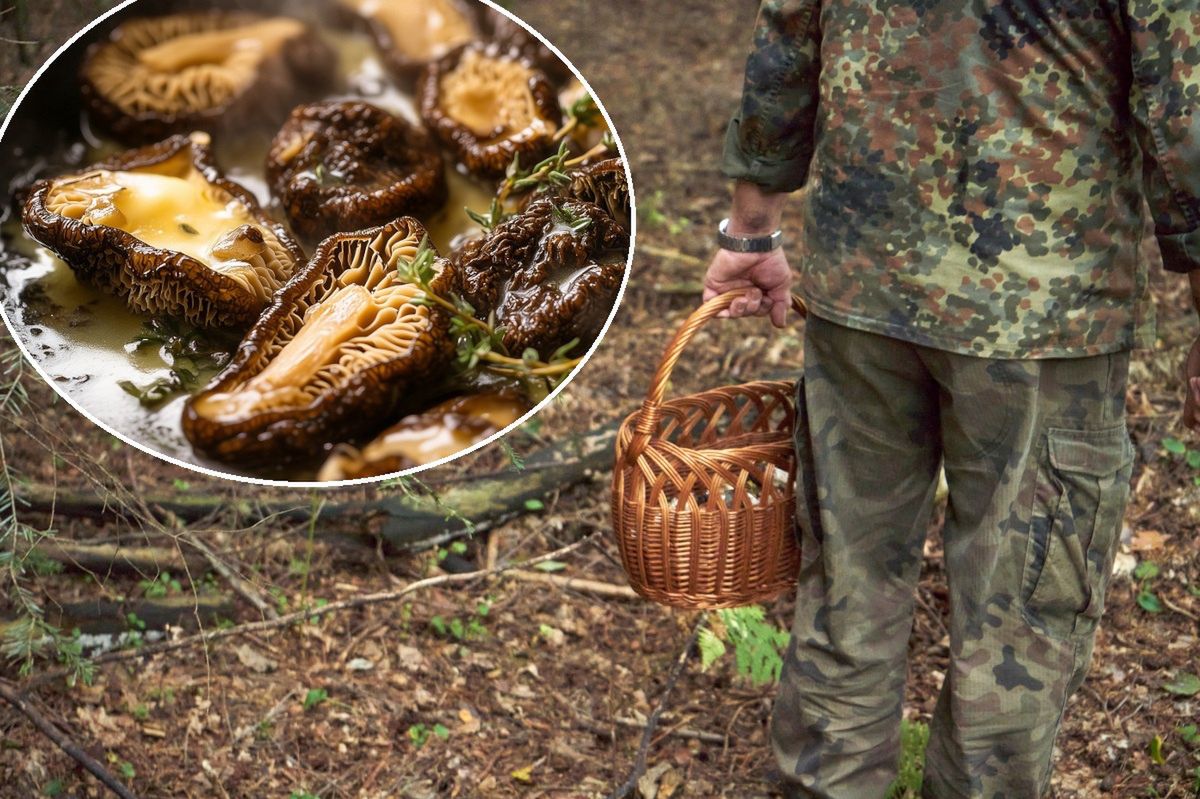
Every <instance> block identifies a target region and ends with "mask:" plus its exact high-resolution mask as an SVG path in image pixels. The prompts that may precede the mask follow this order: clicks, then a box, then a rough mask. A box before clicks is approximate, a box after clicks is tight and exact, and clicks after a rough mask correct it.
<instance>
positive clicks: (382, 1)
mask: <svg viewBox="0 0 1200 799" xmlns="http://www.w3.org/2000/svg"><path fill="white" fill-rule="evenodd" d="M338 5H339V7H340V8H341V10H342V11H343V12H344V13H348V14H351V15H353V16H354V17H355V18H357V19H359V20H361V22H362V23H363V24H365V25H366V27H367V29H368V30H369V31H370V32H371V34H372V37H373V38H374V39H375V43H376V45H377V48H378V50H379V53H380V55H381V56H382V57H383V60H384V62H385V63H386V64H387V65H388V67H390V68H391V69H392V71H393V72H395V73H396V74H397V75H400V76H404V77H409V78H411V77H413V76H415V75H416V74H417V73H419V72H420V70H421V68H422V67H423V66H425V65H426V64H428V63H429V62H430V61H434V60H436V59H438V58H441V57H442V56H443V55H445V54H446V53H448V52H450V51H451V50H453V49H454V48H456V47H460V46H461V45H464V44H466V43H467V42H471V41H474V40H475V39H477V38H478V37H479V15H478V13H477V12H476V10H475V8H474V7H473V6H474V0H466V1H465V2H464V0H338Z"/></svg>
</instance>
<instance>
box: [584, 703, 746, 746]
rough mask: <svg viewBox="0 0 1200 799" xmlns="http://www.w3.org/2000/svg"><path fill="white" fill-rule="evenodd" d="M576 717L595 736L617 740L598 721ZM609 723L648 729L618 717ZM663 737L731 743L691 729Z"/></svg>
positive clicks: (671, 731) (674, 729) (674, 730)
mask: <svg viewBox="0 0 1200 799" xmlns="http://www.w3.org/2000/svg"><path fill="white" fill-rule="evenodd" d="M575 717H576V719H577V720H578V722H579V724H580V726H582V727H583V728H584V729H586V730H587V731H588V732H590V733H592V734H593V735H596V736H599V737H601V738H604V739H605V740H608V741H615V740H616V739H617V735H616V733H615V732H614V731H613V730H612V729H610V728H608V727H606V726H604V724H603V723H601V722H599V721H597V720H596V719H594V718H590V717H588V716H585V715H583V714H582V713H580V712H578V711H577V712H576V714H575ZM609 723H610V724H611V725H615V726H618V727H629V728H632V729H638V730H642V729H645V727H646V722H645V721H638V720H637V719H631V718H625V717H624V716H617V717H616V718H614V719H613V720H612V721H611V722H609ZM663 735H667V736H670V737H673V738H682V739H684V740H690V741H700V742H702V743H706V744H719V745H722V746H723V745H725V744H727V743H728V742H729V739H728V738H726V737H725V736H724V735H721V734H720V733H716V732H706V731H705V730H694V729H692V728H691V727H672V728H671V729H668V730H666V731H664V732H663Z"/></svg>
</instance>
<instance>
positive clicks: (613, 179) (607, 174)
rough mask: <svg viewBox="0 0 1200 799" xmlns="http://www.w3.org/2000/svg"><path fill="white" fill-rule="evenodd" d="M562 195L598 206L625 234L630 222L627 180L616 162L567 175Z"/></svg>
mask: <svg viewBox="0 0 1200 799" xmlns="http://www.w3.org/2000/svg"><path fill="white" fill-rule="evenodd" d="M563 195H564V196H566V197H569V198H571V199H575V200H583V201H584V202H589V203H592V204H593V205H598V206H600V207H601V208H603V209H604V211H605V212H606V213H607V214H608V215H609V216H611V217H612V218H613V219H615V220H617V221H618V222H620V223H621V226H622V227H624V228H625V229H626V230H629V226H630V223H631V222H632V218H631V215H630V205H629V179H628V176H627V175H626V174H625V164H624V163H622V161H621V159H620V158H608V159H606V160H604V161H598V162H596V163H594V164H591V165H590V166H586V167H583V168H582V169H578V170H576V171H575V172H572V173H571V183H570V184H569V185H568V186H567V187H566V189H565V190H564V191H563Z"/></svg>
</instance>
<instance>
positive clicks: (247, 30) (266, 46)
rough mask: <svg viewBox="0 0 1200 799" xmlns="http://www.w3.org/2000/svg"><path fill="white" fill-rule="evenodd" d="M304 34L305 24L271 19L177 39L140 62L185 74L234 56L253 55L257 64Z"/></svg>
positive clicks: (141, 55)
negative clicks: (189, 70)
mask: <svg viewBox="0 0 1200 799" xmlns="http://www.w3.org/2000/svg"><path fill="white" fill-rule="evenodd" d="M303 33H304V24H303V23H302V22H300V21H299V20H294V19H288V18H287V17H272V18H271V19H266V20H263V21H261V22H255V23H251V24H249V25H240V26H238V27H236V28H227V29H225V30H214V31H204V32H202V33H189V34H186V35H184V36H176V37H175V38H173V39H168V40H167V41H165V42H163V43H161V44H158V45H155V46H154V47H150V48H148V49H146V50H143V51H141V52H140V53H138V61H140V62H141V63H142V64H144V65H146V66H147V67H150V68H151V69H154V70H157V71H159V72H182V71H183V70H185V69H187V68H188V67H195V66H200V65H201V64H223V63H225V62H226V61H228V60H229V58H230V57H231V56H233V55H235V54H239V55H240V54H251V55H252V56H254V63H256V64H257V63H258V62H260V61H261V60H262V59H264V58H266V57H268V56H271V55H274V54H275V53H277V52H279V49H280V48H281V47H283V45H284V43H285V42H287V41H289V40H291V39H294V38H296V37H297V36H299V35H301V34H303Z"/></svg>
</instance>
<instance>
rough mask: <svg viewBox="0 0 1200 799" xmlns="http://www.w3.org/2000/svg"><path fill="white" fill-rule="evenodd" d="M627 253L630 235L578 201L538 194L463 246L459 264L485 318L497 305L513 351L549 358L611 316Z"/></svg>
mask: <svg viewBox="0 0 1200 799" xmlns="http://www.w3.org/2000/svg"><path fill="white" fill-rule="evenodd" d="M628 255H629V234H628V233H627V232H626V231H625V230H624V229H623V228H622V227H621V226H620V225H619V224H617V222H616V221H614V220H613V219H612V217H610V216H609V215H608V214H606V213H604V211H602V210H601V209H600V208H598V207H597V206H595V205H592V204H591V203H585V202H580V201H579V200H557V201H556V200H549V199H541V200H536V201H534V202H533V203H531V204H530V205H529V207H528V208H527V209H525V211H523V212H522V213H521V214H519V215H518V216H515V217H513V218H511V219H508V220H507V221H505V222H502V223H500V224H499V225H497V226H496V228H495V229H494V230H492V232H491V233H490V234H489V235H488V236H487V237H485V238H483V239H479V240H477V241H473V242H471V243H470V244H468V245H467V246H466V247H465V248H463V251H462V253H461V254H460V255H459V257H458V259H457V262H456V265H457V267H458V278H459V281H460V287H461V292H462V295H463V297H464V298H465V299H466V300H467V301H468V302H470V303H471V304H472V306H473V307H474V308H475V312H476V314H478V315H479V316H480V317H481V318H482V317H484V316H486V315H487V314H489V313H492V312H495V314H496V322H497V324H498V325H499V326H500V327H503V328H504V346H505V348H506V349H507V350H508V351H509V352H511V353H522V352H524V351H525V349H526V348H527V347H532V348H533V349H535V350H537V351H538V353H539V354H540V355H541V356H542V357H543V358H544V357H548V356H549V355H550V354H551V353H553V352H554V351H555V350H556V349H558V348H559V347H562V346H564V345H566V344H568V343H570V341H571V340H572V339H579V345H578V346H577V347H576V348H575V350H574V352H575V353H580V352H582V351H583V350H585V349H587V347H589V346H591V343H592V342H593V341H595V339H596V337H597V336H598V335H599V334H600V329H601V328H602V327H603V326H604V320H605V319H607V318H608V315H609V313H610V311H611V310H612V307H613V304H614V303H615V302H616V299H617V294H618V292H619V291H620V288H621V281H622V280H623V278H624V274H625V262H626V259H627V258H628Z"/></svg>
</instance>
